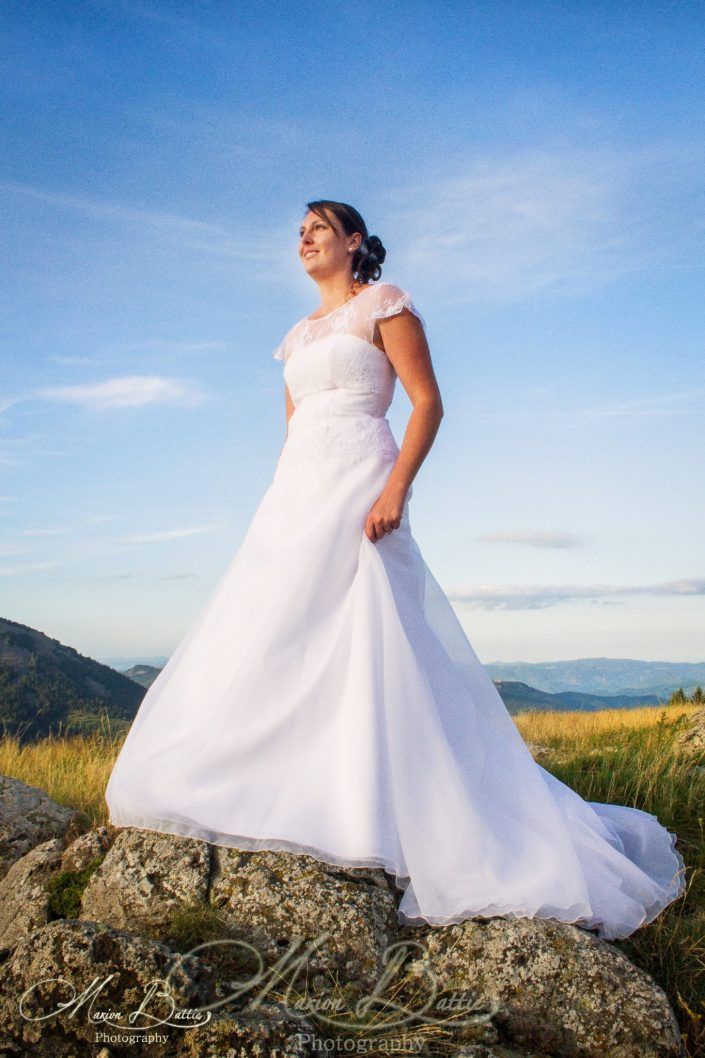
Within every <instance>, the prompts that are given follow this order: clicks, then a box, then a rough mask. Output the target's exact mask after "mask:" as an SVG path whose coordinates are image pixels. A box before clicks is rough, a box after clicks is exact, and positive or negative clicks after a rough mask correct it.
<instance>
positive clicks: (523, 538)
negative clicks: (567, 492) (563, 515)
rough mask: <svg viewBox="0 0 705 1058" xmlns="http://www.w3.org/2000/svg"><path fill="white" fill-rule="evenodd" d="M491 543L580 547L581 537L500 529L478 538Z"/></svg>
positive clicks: (571, 534)
mask: <svg viewBox="0 0 705 1058" xmlns="http://www.w3.org/2000/svg"><path fill="white" fill-rule="evenodd" d="M477 539H478V540H483V541H485V542H486V543H489V544H529V545H531V546H532V547H555V548H563V547H579V546H580V545H581V544H582V540H581V539H580V537H578V536H576V535H575V533H556V532H551V531H549V530H540V529H537V530H515V531H512V530H505V531H501V530H498V531H497V532H495V533H483V534H481V535H480V536H478V538H477Z"/></svg>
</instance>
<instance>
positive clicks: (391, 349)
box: [365, 309, 443, 541]
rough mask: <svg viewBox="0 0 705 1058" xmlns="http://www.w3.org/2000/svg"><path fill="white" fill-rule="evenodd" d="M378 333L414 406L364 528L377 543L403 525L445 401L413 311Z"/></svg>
mask: <svg viewBox="0 0 705 1058" xmlns="http://www.w3.org/2000/svg"><path fill="white" fill-rule="evenodd" d="M377 326H378V328H379V333H380V334H381V336H382V341H383V343H384V351H385V352H386V354H387V356H388V358H389V360H390V362H391V364H392V366H393V368H394V370H395V371H396V373H397V375H398V377H399V381H400V382H401V384H402V386H403V387H404V389H405V390H406V392H407V394H408V396H409V399H410V401H411V403H412V405H413V409H412V412H411V415H410V416H409V422H408V423H407V427H406V431H405V433H404V440H403V442H402V445H401V448H400V450H399V455H398V456H397V459H396V462H395V464H394V466H393V467H392V470H391V473H390V475H389V477H388V479H387V483H386V485H385V486H384V489H383V490H382V493H381V495H380V496H379V498H378V499H377V500H376V501H375V504H374V506H373V507H372V509H371V510H370V513H369V514H368V516H367V521H366V523H365V533H366V534H367V536H368V537H369V539H370V540H372V541H377V540H380V539H381V538H382V537H383V536H385V535H386V531H387V530H388V529H397V528H398V527H399V525H400V524H401V516H402V513H403V510H404V502H405V500H406V494H407V492H408V491H409V486H410V485H411V482H412V481H413V480H414V478H415V477H416V474H417V473H418V470H419V467H420V466H421V464H422V463H423V461H424V459H425V458H426V456H427V455H428V453H429V451H430V450H431V446H432V444H433V442H434V440H435V437H436V434H437V433H438V427H439V426H440V423H441V419H442V418H443V402H442V400H441V393H440V390H439V388H438V382H437V381H436V376H435V373H434V370H433V364H432V363H431V352H430V350H429V347H428V342H427V341H426V334H425V332H424V329H423V327H422V325H421V322H420V320H419V319H418V318H417V317H416V316H414V314H413V313H411V312H409V311H408V310H406V309H405V310H404V311H403V312H401V313H400V314H399V315H397V316H389V317H386V318H383V319H380V320H378V321H377Z"/></svg>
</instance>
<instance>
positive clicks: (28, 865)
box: [0, 838, 64, 951]
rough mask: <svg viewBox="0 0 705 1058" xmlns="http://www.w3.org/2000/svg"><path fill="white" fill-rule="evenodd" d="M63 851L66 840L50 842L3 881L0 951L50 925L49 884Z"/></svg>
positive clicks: (19, 863) (0, 883)
mask: <svg viewBox="0 0 705 1058" xmlns="http://www.w3.org/2000/svg"><path fill="white" fill-rule="evenodd" d="M63 851H64V843H63V840H62V839H61V838H50V840H49V841H45V842H43V843H42V844H41V845H37V846H36V848H34V849H32V850H31V851H30V852H28V853H27V855H26V856H23V857H22V859H20V860H17V862H16V863H13V864H12V866H11V867H10V869H9V871H8V872H7V874H6V875H5V877H4V878H2V879H1V880H0V951H5V950H7V949H9V948H12V947H13V946H14V945H15V944H17V942H18V941H19V940H20V939H21V938H22V937H25V936H26V935H27V934H28V933H31V932H32V931H33V930H35V929H38V928H39V927H40V926H44V925H46V923H47V922H48V921H49V918H50V908H49V892H48V890H47V883H48V881H49V878H50V877H51V874H52V872H53V871H55V870H56V869H57V868H58V867H59V864H60V863H61V856H62V854H63Z"/></svg>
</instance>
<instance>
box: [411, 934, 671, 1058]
mask: <svg viewBox="0 0 705 1058" xmlns="http://www.w3.org/2000/svg"><path fill="white" fill-rule="evenodd" d="M422 943H423V944H424V946H425V948H426V950H427V953H428V955H427V960H428V963H427V965H428V967H430V969H431V970H432V972H433V973H434V974H435V975H436V978H437V986H438V988H439V989H441V988H458V989H467V990H470V991H473V992H476V993H477V994H478V995H479V996H481V997H482V999H483V1000H484V1001H485V1002H488V1003H496V1004H498V1005H499V1010H498V1012H497V1013H495V1015H494V1017H493V1022H494V1024H495V1025H496V1026H497V1027H498V1028H499V1030H500V1033H501V1036H502V1041H503V1042H506V1043H507V1044H509V1045H510V1046H515V1047H520V1048H521V1047H523V1048H535V1049H538V1050H539V1051H546V1052H548V1054H550V1055H560V1058H684V1055H685V1051H684V1049H683V1044H682V1041H681V1036H680V1032H679V1029H678V1024H677V1022H676V1019H675V1017H674V1014H673V1011H672V1009H671V1007H670V1005H669V1003H668V1000H667V998H666V996H665V994H664V993H663V991H662V990H661V989H660V988H659V987H658V985H657V984H656V983H655V981H653V980H652V978H650V977H649V976H648V974H646V973H644V972H643V971H642V970H639V969H638V968H637V967H636V966H634V964H633V963H632V962H630V960H629V959H628V958H627V957H626V955H624V954H623V953H622V952H621V951H620V950H619V949H618V948H616V947H614V945H612V944H609V943H608V942H606V941H603V940H600V939H599V938H598V937H596V936H594V935H593V934H592V933H590V932H589V931H588V930H584V929H580V928H579V927H576V926H572V925H570V924H569V923H565V922H558V921H556V920H553V919H544V920H539V919H516V920H511V919H502V918H491V919H485V920H481V919H471V920H468V921H466V922H462V923H460V924H459V925H455V926H447V927H444V928H436V929H433V930H430V931H428V932H427V933H426V934H425V936H424V938H423V942H422ZM425 970H426V966H425V965H424V959H423V958H420V959H418V960H415V961H414V962H413V963H412V964H411V965H410V967H409V973H410V975H414V974H418V975H423V974H424V973H425Z"/></svg>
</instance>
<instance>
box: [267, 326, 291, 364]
mask: <svg viewBox="0 0 705 1058" xmlns="http://www.w3.org/2000/svg"><path fill="white" fill-rule="evenodd" d="M292 330H293V328H292ZM290 337H291V331H290V330H289V331H287V332H286V334H285V335H284V337H283V338H282V340H281V341H280V343H279V345H277V346H275V348H274V349H273V350H272V356H273V357H274V359H275V360H288V358H289V338H290Z"/></svg>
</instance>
